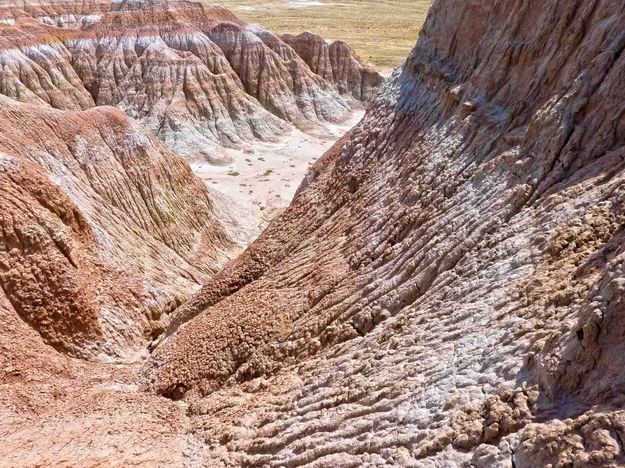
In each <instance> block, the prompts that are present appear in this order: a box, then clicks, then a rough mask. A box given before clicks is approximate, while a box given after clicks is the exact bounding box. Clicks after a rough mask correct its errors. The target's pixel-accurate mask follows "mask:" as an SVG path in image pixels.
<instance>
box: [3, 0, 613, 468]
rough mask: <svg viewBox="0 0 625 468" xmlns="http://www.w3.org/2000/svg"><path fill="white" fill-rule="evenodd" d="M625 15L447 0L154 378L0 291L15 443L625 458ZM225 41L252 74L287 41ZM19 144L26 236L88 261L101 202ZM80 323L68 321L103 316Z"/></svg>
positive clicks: (229, 272)
mask: <svg viewBox="0 0 625 468" xmlns="http://www.w3.org/2000/svg"><path fill="white" fill-rule="evenodd" d="M623 26H625V6H623V5H622V2H617V1H615V0H596V1H592V2H583V1H581V0H580V1H570V0H566V1H565V0H549V1H544V2H517V1H513V0H488V1H467V2H457V1H454V0H438V1H437V2H435V4H434V7H433V9H432V12H431V13H430V16H429V18H428V21H427V23H426V25H425V28H424V30H423V32H422V34H421V37H420V39H419V43H418V45H417V47H416V48H415V50H414V51H413V53H412V54H411V56H410V57H409V58H408V60H407V61H406V63H405V64H404V66H403V68H402V69H400V70H397V71H396V73H395V74H394V75H393V76H392V78H391V80H390V82H389V83H387V84H386V85H385V88H384V90H383V92H382V93H381V94H379V95H377V97H376V99H375V100H374V102H373V103H372V106H371V108H370V109H369V111H368V113H367V115H366V117H365V119H364V120H363V121H362V122H361V124H359V125H358V126H357V127H356V128H355V129H354V130H352V131H351V132H350V133H349V134H348V135H346V136H345V137H344V138H343V139H342V140H341V141H339V142H338V143H337V144H336V145H335V146H334V147H333V148H332V149H331V150H330V151H328V153H326V155H325V156H324V157H323V158H322V159H320V160H319V161H318V162H317V163H316V165H315V166H314V167H313V168H312V169H311V171H310V172H309V174H308V175H307V177H306V179H305V180H304V181H303V183H302V185H301V187H300V189H299V191H298V194H297V195H296V198H295V200H294V201H293V203H292V204H291V206H290V207H289V209H288V210H287V211H286V212H285V213H284V214H283V215H282V216H281V217H280V218H279V219H277V220H276V221H274V222H273V223H272V224H271V225H270V227H269V228H268V230H267V231H266V232H265V233H264V234H263V235H262V236H261V238H260V239H259V240H258V241H257V242H255V243H254V244H253V245H252V246H251V247H250V248H249V249H248V250H247V251H246V252H245V253H244V254H243V255H241V256H240V257H239V258H238V259H236V260H235V261H233V262H231V263H230V264H228V266H227V267H226V268H225V269H224V270H222V271H221V272H219V273H217V274H216V275H215V276H213V277H212V278H211V279H210V280H209V281H208V282H207V283H206V285H205V286H204V287H203V288H202V290H201V291H200V292H199V293H198V294H197V295H196V296H194V297H193V299H191V300H190V301H188V302H186V303H185V304H183V305H182V306H181V307H179V308H178V309H177V310H176V311H175V313H174V317H173V320H172V321H171V323H170V325H169V328H168V330H167V332H166V334H165V338H164V339H163V341H161V342H160V344H159V345H158V347H157V348H156V349H155V351H154V353H153V355H152V357H151V358H150V359H149V360H148V362H147V363H146V364H145V365H144V366H143V367H142V368H141V369H140V370H138V369H137V368H136V367H133V366H131V365H126V366H115V365H111V364H104V363H97V364H95V365H94V366H93V367H89V366H85V364H84V363H83V362H82V361H80V360H77V359H73V358H67V359H64V358H62V357H61V355H60V354H59V353H57V352H56V351H54V350H53V349H51V348H50V347H49V346H47V345H46V344H44V342H43V341H42V336H43V337H44V338H45V334H44V333H43V332H41V334H38V333H35V330H34V329H33V328H32V327H29V326H27V324H26V322H25V321H24V320H21V319H18V317H26V318H25V320H28V321H30V322H29V323H33V322H32V319H31V318H29V317H30V315H29V314H31V311H28V310H26V311H24V310H23V307H20V304H21V303H20V302H19V300H18V301H16V300H15V298H13V297H11V295H10V294H7V293H6V291H4V290H3V291H1V292H0V319H1V320H2V321H3V325H4V324H6V326H3V327H0V349H1V350H2V352H1V353H0V372H1V373H0V377H2V379H1V380H0V390H1V391H0V398H1V399H2V401H1V403H2V404H1V405H0V435H2V437H3V440H4V443H3V445H2V446H1V447H0V459H1V460H7V461H8V464H9V465H15V464H22V465H24V464H26V465H35V464H39V465H41V464H55V463H56V464H73V465H84V464H97V463H104V464H106V463H107V462H108V463H109V464H110V463H119V464H123V465H127V464H131V463H136V464H141V463H144V464H176V465H180V464H188V465H200V464H203V465H206V466H301V465H309V466H381V465H400V466H476V467H487V466H488V467H491V466H500V467H513V466H514V467H535V466H549V465H551V466H610V465H612V466H618V465H623V464H624V463H625V453H624V449H623V443H622V440H624V439H623V437H624V436H625V432H624V431H625V415H624V411H623V403H624V402H623V384H624V380H623V377H622V372H620V370H621V369H622V360H623V340H622V335H623V332H624V331H623V326H624V325H623V323H624V321H623V319H622V317H621V313H622V295H623V294H622V293H623V287H625V286H624V283H623V274H624V273H623V272H624V270H623V258H624V257H623V248H622V244H623V229H622V227H623V222H624V212H623V199H624V196H625V192H624V189H623V187H624V186H625V185H624V184H623V182H624V180H625V169H624V168H625V163H624V161H625V157H624V154H625V153H624V148H623V143H624V141H625V133H624V129H625V126H623V118H622V116H623V103H624V102H625V100H624V98H625V96H624V94H625V87H624V86H623V84H622V77H623V76H625V70H624V67H625V57H624V56H623V55H622V51H623V49H624V48H625V42H624V41H623V35H622V33H621V31H622V29H623ZM37 27H39V26H37ZM248 32H249V31H248ZM217 33H218V35H220V37H230V39H229V40H228V41H226V42H227V43H228V44H237V45H236V47H233V49H232V50H227V51H225V52H224V54H225V55H226V56H228V57H229V60H230V61H233V62H235V63H237V64H238V65H237V67H238V68H239V71H238V72H237V73H236V74H237V76H240V74H244V75H245V73H243V72H242V70H246V69H247V67H248V65H246V64H249V63H254V60H253V59H251V57H253V56H262V54H267V51H266V49H265V48H264V47H268V48H270V49H271V50H272V51H274V53H275V54H276V55H277V56H279V57H288V54H290V53H291V52H290V51H289V49H287V48H284V47H282V46H281V45H280V43H279V42H276V40H275V37H274V36H271V35H268V34H264V33H262V34H260V33H259V34H256V33H255V34H254V36H255V37H257V38H259V39H260V40H261V41H262V43H263V45H259V43H258V42H257V41H256V39H254V38H250V37H249V36H248V35H247V34H246V33H242V32H241V30H240V29H239V27H238V26H237V25H236V24H235V25H234V26H232V25H225V24H220V25H219V26H218V28H217ZM215 40H216V41H217V42H219V38H217V39H215ZM291 50H292V49H291ZM303 60H305V59H303ZM272 63H274V65H275V67H276V70H277V72H278V73H282V72H281V71H280V67H279V65H277V64H278V63H280V62H279V61H276V62H272ZM274 65H272V66H274ZM119 66H121V65H118V67H119ZM233 68H234V67H233ZM252 75H253V74H252ZM317 76H318V75H317ZM302 80H304V81H306V80H308V78H307V77H302ZM244 82H245V80H244V79H241V85H242V86H245V85H244ZM275 92H277V91H276V88H271V92H270V93H269V94H267V95H266V96H269V98H271V96H273V93H275ZM246 94H247V93H246ZM287 95H288V93H287ZM256 96H258V97H259V99H258V100H259V102H260V99H261V98H260V97H262V96H263V92H261V90H259V91H258V92H257V95H256ZM266 102H271V99H269V100H268V101H266ZM284 102H285V103H289V102H292V101H289V99H288V98H287V99H286V100H285V101H284ZM18 106H19V109H22V107H21V106H23V105H18ZM289 108H292V106H290V105H286V107H284V108H283V109H282V110H281V111H286V110H285V109H289ZM298 109H300V110H301V108H300V107H298ZM111 112H113V113H114V112H115V111H113V110H112V109H111V108H106V109H101V110H89V111H87V112H86V113H85V112H78V113H75V112H72V113H68V115H72V116H74V117H72V118H83V119H84V118H85V116H91V118H95V116H96V115H98V116H99V115H109V116H110V113H111ZM272 112H273V111H272ZM276 112H277V110H276ZM59 115H61V113H59V111H53V110H51V111H50V115H49V116H47V118H48V119H51V120H54V119H55V116H59ZM63 115H65V113H63ZM114 115H118V116H119V118H120V119H121V114H115V113H114ZM110 118H112V117H110ZM122 120H123V119H122ZM124 122H126V124H125V125H130V124H129V122H128V121H127V120H124ZM113 124H114V123H113V122H109V125H113ZM120 125H121V124H120ZM67 126H68V127H69V126H70V125H69V124H67ZM57 127H58V125H57V126H55V127H54V128H57ZM61 127H62V126H61ZM35 128H37V127H35ZM98 128H99V127H98ZM68 131H71V130H68ZM102 131H103V132H104V129H103V130H102ZM118 133H120V130H119V128H116V131H115V132H114V135H117V134H118ZM121 133H122V134H123V133H124V132H123V131H121ZM72 134H73V133H72ZM102 138H103V139H105V136H102ZM48 140H49V138H46V139H45V140H44V143H46V144H47V142H48ZM52 141H54V140H52ZM68 141H73V140H71V139H69V140H68ZM155 144H156V143H155ZM5 145H8V143H5ZM90 146H91V145H90ZM67 150H68V151H69V152H70V153H72V154H73V152H72V151H71V145H69V143H68V149H67ZM4 151H5V150H3V154H4ZM6 152H7V154H8V155H9V156H7V157H4V156H3V159H0V167H2V168H4V167H7V168H8V169H3V172H1V173H0V174H3V175H2V177H4V178H5V179H0V181H2V180H4V182H3V183H4V184H7V186H8V187H9V188H10V190H22V191H24V193H23V195H21V197H22V198H23V199H25V200H26V199H28V200H31V202H30V204H31V205H33V207H34V208H35V209H34V210H27V212H24V211H23V210H20V209H19V207H16V208H13V207H12V206H11V207H10V210H12V212H14V213H15V216H14V217H12V218H11V222H12V219H13V218H15V219H17V220H18V226H19V222H20V219H21V218H22V217H26V219H28V217H32V218H34V219H35V220H36V221H37V222H36V226H37V227H38V228H37V229H36V230H34V231H32V233H29V235H28V236H21V237H23V238H24V240H23V241H19V242H22V245H24V246H27V247H29V246H30V245H31V244H30V243H29V241H30V239H33V238H35V236H40V237H41V238H42V239H43V241H42V242H37V243H36V244H35V246H36V247H37V249H38V250H37V251H36V253H37V256H39V255H40V254H39V252H40V251H41V250H44V251H45V252H46V253H45V255H48V256H50V255H55V257H54V258H55V259H59V260H60V261H63V258H66V259H67V261H69V260H70V259H71V258H74V257H73V256H72V255H73V254H71V255H69V258H68V255H67V254H66V253H65V252H68V251H69V252H73V250H71V249H70V250H68V249H67V248H66V247H64V246H65V245H69V243H70V242H71V243H73V244H76V245H78V244H79V243H81V242H82V243H85V244H87V245H86V246H85V247H84V248H81V249H80V253H81V256H82V257H81V258H87V259H88V258H90V257H89V256H90V255H91V251H90V250H89V248H88V247H89V245H90V244H89V243H88V239H89V236H90V235H91V234H90V232H89V229H88V226H84V223H83V221H82V219H83V218H87V216H85V215H83V216H82V217H81V216H79V214H75V213H74V212H73V210H69V209H61V208H59V205H63V206H64V205H65V204H67V205H68V206H71V205H70V204H69V202H67V203H66V202H63V203H61V202H59V203H50V202H54V201H55V200H57V199H58V200H62V198H63V193H62V192H60V191H59V190H58V188H54V187H49V188H47V189H46V190H47V191H46V192H43V193H42V192H41V191H39V187H40V186H42V184H41V183H39V182H38V181H39V180H43V179H42V178H44V175H45V172H44V171H43V170H40V169H38V168H36V167H35V166H32V165H33V164H34V163H33V162H31V161H33V159H32V158H31V157H30V156H29V157H28V160H27V158H26V157H24V156H15V157H12V156H11V155H10V151H8V150H6ZM7 158H9V159H7ZM11 158H12V159H11ZM59 160H61V161H62V160H63V159H62V158H61V159H59ZM11 164H14V165H18V164H19V165H18V166H11ZM38 164H40V166H39V167H44V166H41V163H39V162H38ZM31 166H32V168H31V169H29V168H30V167H31ZM11 167H14V169H11ZM4 174H8V175H7V176H5V175H4ZM19 177H26V178H25V179H20V178H19ZM15 180H17V181H18V183H16V182H14V181H15ZM42 187H43V186H42ZM9 200H10V199H9ZM42 200H45V201H47V202H48V203H47V204H42V203H43V202H42ZM0 202H2V203H3V207H4V206H5V205H6V206H9V204H8V202H7V201H5V198H2V197H0ZM2 219H3V220H5V219H8V218H2ZM3 223H6V226H8V227H11V226H13V225H14V224H9V223H8V222H7V221H3ZM55 223H56V224H55ZM59 223H63V226H65V227H62V229H63V230H64V231H66V233H67V234H66V236H65V237H66V238H67V239H68V240H67V241H61V242H60V243H57V242H55V237H54V236H50V235H49V234H47V233H49V232H50V229H49V228H48V226H52V227H54V226H55V225H57V226H59V227H61V226H60V224H59ZM18 231H20V230H19V229H18ZM3 232H4V231H3ZM7 232H9V233H10V232H11V230H10V229H9V230H8V231H7ZM3 235H4V234H3ZM46 236H47V237H49V238H50V240H48V239H47V237H46ZM16 237H18V240H19V236H16ZM6 238H7V239H8V240H9V241H10V242H13V243H16V242H17V241H16V240H14V239H13V237H12V236H11V235H10V234H9V235H8V236H7V237H6ZM57 238H58V236H57ZM25 250H26V251H27V252H30V250H28V249H25ZM76 250H77V249H76ZM47 252H54V253H53V254H52V253H47ZM18 254H19V253H18ZM2 258H3V261H4V262H5V263H3V264H6V261H7V260H5V259H4V257H2ZM9 260H10V258H9ZM86 261H87V260H84V262H85V264H86ZM20 264H22V263H20ZM82 264H83V263H81V265H82ZM26 265H28V263H26ZM38 275H39V274H38ZM2 278H4V277H2ZM87 278H88V277H87ZM72 287H74V286H72ZM75 287H76V288H80V287H83V283H76V286H75ZM85 288H86V290H92V289H91V288H90V287H89V288H87V287H85ZM18 299H19V298H18ZM14 304H17V306H16V305H14ZM81 310H84V314H85V322H86V323H90V322H89V317H91V315H89V314H91V313H92V312H91V309H89V308H81ZM63 313H65V312H64V311H63ZM43 325H47V324H46V323H43V324H42V326H39V328H40V329H41V330H47V329H44V327H43ZM79 330H80V332H81V333H78V334H77V333H74V330H73V329H72V328H70V329H69V330H67V331H66V330H64V329H63V330H55V329H53V330H52V332H54V333H57V334H58V333H65V334H67V335H68V336H70V337H74V336H75V337H76V338H75V341H77V342H80V340H83V339H91V336H92V335H93V334H95V333H96V332H97V329H95V331H91V329H90V328H89V327H80V328H79ZM52 332H51V333H52ZM85 334H86V335H87V336H88V338H83V336H85ZM53 336H56V335H53ZM49 341H50V340H49ZM53 376H54V377H53ZM137 384H140V385H142V386H143V387H145V389H146V390H150V391H151V392H150V391H147V392H142V391H140V390H139V388H138V387H137ZM159 394H160V395H163V396H166V397H167V398H162V397H159V396H158V395H159ZM172 400H177V401H172ZM52 402H53V403H52ZM24 415H26V416H27V417H24ZM52 435H54V437H52ZM57 441H60V442H57Z"/></svg>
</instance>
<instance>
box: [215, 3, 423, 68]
mask: <svg viewBox="0 0 625 468" xmlns="http://www.w3.org/2000/svg"><path fill="white" fill-rule="evenodd" d="M207 3H210V2H207ZM218 3H219V4H220V5H224V6H225V7H227V8H229V9H231V10H232V11H233V12H234V13H236V14H237V15H238V16H240V17H241V18H243V19H244V20H246V21H248V22H250V23H258V24H261V25H263V26H264V27H266V28H267V29H270V30H271V31H275V32H279V33H294V34H297V33H299V32H301V31H312V32H314V33H317V34H319V35H321V36H323V37H325V38H328V39H340V40H343V41H346V42H348V43H349V44H350V45H351V46H352V47H354V49H355V50H356V52H358V54H359V55H360V56H361V57H362V58H363V59H364V60H366V61H367V62H369V63H371V64H373V65H375V66H376V67H378V68H379V69H382V70H384V71H387V70H390V69H392V68H395V67H396V66H397V65H399V64H400V63H401V62H403V61H404V59H405V58H406V56H407V55H408V53H409V52H410V50H411V49H412V48H413V47H414V44H415V42H416V40H417V36H418V34H419V30H420V29H421V26H422V24H423V22H424V21H425V16H426V15H427V12H428V9H429V8H430V5H431V4H432V1H431V0H384V1H376V0H339V1H335V0H269V1H265V0H242V1H235V0H219V2H218Z"/></svg>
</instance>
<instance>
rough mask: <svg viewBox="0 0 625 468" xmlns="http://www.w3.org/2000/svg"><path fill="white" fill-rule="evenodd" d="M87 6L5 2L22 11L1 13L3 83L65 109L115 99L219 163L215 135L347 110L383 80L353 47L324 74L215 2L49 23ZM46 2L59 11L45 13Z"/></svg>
mask: <svg viewBox="0 0 625 468" xmlns="http://www.w3.org/2000/svg"><path fill="white" fill-rule="evenodd" d="M88 5H90V3H86V4H81V5H80V8H78V6H77V5H76V4H66V3H56V2H52V3H50V4H48V5H43V6H39V7H38V8H34V7H26V6H23V8H15V10H10V8H9V7H4V8H5V9H7V10H8V11H13V12H14V16H15V17H16V18H17V20H18V21H17V23H14V20H11V21H4V23H5V24H4V25H2V24H0V63H2V67H3V76H2V78H3V79H2V80H1V81H0V93H1V94H4V95H6V96H8V97H11V98H14V99H18V100H21V101H25V102H33V103H37V104H41V105H46V104H47V105H50V106H52V107H56V108H60V109H86V108H89V107H93V106H94V105H113V106H118V107H120V108H121V109H123V110H124V111H125V112H126V113H127V114H128V115H129V116H130V117H132V118H134V119H136V120H137V121H139V122H141V123H143V124H144V125H145V126H146V127H147V128H148V129H150V130H152V131H153V132H154V133H155V134H156V135H157V136H158V137H159V138H160V139H161V140H162V141H164V142H165V143H166V144H167V145H168V146H169V147H170V148H172V149H173V150H175V151H176V152H178V153H179V154H181V155H183V156H185V157H187V158H188V159H191V160H208V161H210V162H213V163H216V164H219V163H221V162H223V159H222V158H223V156H222V155H221V153H220V152H219V151H218V147H219V146H229V147H232V146H236V145H238V144H239V143H241V142H242V141H246V140H253V139H260V140H272V139H275V138H277V137H278V136H279V135H281V134H283V133H284V132H285V131H286V130H287V129H288V128H289V126H290V124H295V125H296V126H298V127H300V128H302V129H309V128H310V127H311V126H315V125H317V124H318V123H320V122H324V121H339V120H343V119H345V118H346V117H347V116H348V115H349V114H350V112H351V109H352V108H353V106H354V105H355V104H356V103H357V102H358V100H365V99H368V98H369V96H370V94H371V92H372V90H373V89H374V87H375V86H377V84H379V82H380V81H381V78H380V76H379V75H378V74H377V73H376V72H374V71H372V70H371V69H369V68H366V67H365V66H364V65H362V64H361V63H360V61H359V59H358V58H357V57H356V56H355V54H354V52H353V51H352V50H351V49H348V48H347V49H345V50H343V52H342V53H340V54H337V59H336V60H337V61H338V62H339V65H337V67H340V71H339V69H338V68H337V75H336V79H335V78H333V79H332V80H329V81H328V80H326V79H324V77H321V76H319V75H317V74H316V73H315V71H314V70H311V69H310V68H309V66H308V65H307V64H306V62H305V61H304V60H302V59H301V58H299V56H298V55H297V54H296V53H295V52H294V51H293V50H292V49H291V48H290V47H289V46H288V45H287V44H285V43H284V42H282V41H281V40H280V39H279V38H278V37H277V36H275V35H273V34H271V33H269V32H268V31H265V30H263V29H262V28H260V27H257V26H249V25H246V24H244V23H243V22H242V21H240V20H239V19H238V18H237V17H236V16H234V15H233V14H232V13H230V12H229V11H227V10H225V9H223V8H221V7H217V6H210V7H209V6H203V5H201V4H199V3H192V2H184V1H181V2H165V1H149V2H148V1H145V2H143V1H142V2H119V3H113V4H112V5H111V6H110V7H108V8H100V7H99V6H98V5H99V4H93V8H94V9H96V10H97V11H98V13H97V15H95V16H97V21H96V20H95V19H94V20H93V21H90V24H89V25H88V26H85V27H73V28H65V29H60V28H58V27H52V26H48V25H47V24H49V23H54V22H55V21H57V22H60V23H66V22H70V23H77V22H78V23H80V22H81V21H82V20H80V19H77V18H78V17H79V13H78V11H81V12H82V11H84V10H85V9H87V8H88ZM72 8H73V10H72ZM40 9H44V10H46V11H47V12H48V13H47V14H48V16H46V18H52V16H50V15H52V12H51V11H58V16H57V17H56V18H57V20H50V21H47V20H46V21H43V22H44V23H46V24H42V20H41V14H40V13H41V12H40V11H39V10H40ZM48 10H51V11H48ZM69 10H72V11H74V13H71V15H74V16H72V17H73V18H74V17H75V18H74V19H71V20H68V19H67V18H68V16H67V15H70V14H69V13H66V11H69ZM29 13H30V14H32V15H33V17H34V18H31V17H28V14H29ZM71 15H70V16H71ZM76 15H78V16H76ZM92 19H93V18H92ZM7 23H8V24H7ZM365 75H366V78H364V77H365ZM376 79H377V81H376ZM354 98H355V99H354Z"/></svg>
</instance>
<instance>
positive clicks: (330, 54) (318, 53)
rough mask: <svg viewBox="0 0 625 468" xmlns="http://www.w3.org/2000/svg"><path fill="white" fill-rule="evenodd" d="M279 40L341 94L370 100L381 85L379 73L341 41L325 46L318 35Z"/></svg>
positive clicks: (284, 36) (282, 37)
mask: <svg viewBox="0 0 625 468" xmlns="http://www.w3.org/2000/svg"><path fill="white" fill-rule="evenodd" d="M280 37H281V39H282V40H283V41H284V42H286V43H287V44H288V45H289V46H291V47H292V48H293V49H294V50H295V51H296V52H297V54H298V55H299V56H300V57H302V59H303V60H304V61H305V62H306V63H307V64H308V66H309V67H310V69H311V70H312V71H313V72H315V73H316V74H317V75H319V76H321V77H322V78H324V79H325V80H327V81H329V82H331V83H334V84H335V85H336V86H337V88H338V90H339V92H340V93H341V94H351V95H352V96H353V97H354V98H356V99H359V100H363V101H366V100H369V99H370V98H371V97H372V96H373V94H374V93H375V91H376V90H377V89H378V87H379V86H380V85H381V84H382V81H383V80H382V77H381V76H380V74H379V73H377V72H375V71H374V70H372V69H371V68H370V67H369V66H367V65H365V64H364V63H363V62H362V61H361V60H360V59H359V58H358V56H357V55H356V53H355V52H354V49H352V48H351V47H350V46H349V45H348V44H346V43H345V42H343V41H333V42H332V43H330V44H329V43H328V42H327V41H325V40H324V39H323V38H322V37H321V36H319V35H317V34H313V33H310V32H304V33H301V34H299V35H297V36H294V35H291V34H283V35H282V36H280Z"/></svg>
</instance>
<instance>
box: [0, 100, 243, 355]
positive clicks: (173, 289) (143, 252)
mask: <svg viewBox="0 0 625 468" xmlns="http://www.w3.org/2000/svg"><path fill="white" fill-rule="evenodd" d="M0 122H2V132H1V133H0V154H1V155H2V159H1V163H2V166H1V171H0V174H1V176H2V184H1V187H2V191H0V192H1V193H0V200H2V207H3V209H2V217H1V218H0V225H1V231H0V233H1V235H0V246H1V248H0V265H1V268H0V285H1V286H2V290H3V291H4V293H5V295H6V297H7V299H8V300H9V302H10V303H11V304H12V306H13V308H15V310H16V311H17V312H18V314H19V315H20V317H22V318H23V319H24V320H25V321H27V322H28V323H29V324H31V325H32V326H33V328H35V329H36V330H37V331H39V332H40V333H41V335H42V337H43V338H44V340H45V341H46V343H48V344H50V345H52V346H54V347H55V348H57V349H58V350H61V351H66V352H69V353H70V354H73V355H77V356H82V357H91V358H93V357H96V356H105V355H109V356H117V357H129V356H131V355H132V354H133V353H135V352H137V351H139V350H141V349H142V348H144V347H145V345H146V343H147V342H148V341H149V340H150V337H151V336H152V335H156V334H158V333H159V330H160V329H162V328H163V327H164V326H165V325H166V313H167V312H170V311H171V310H172V309H174V308H175V307H176V306H177V305H178V304H179V303H180V302H181V301H182V300H183V299H184V298H186V297H187V296H188V295H189V293H190V292H191V291H192V290H193V289H194V288H195V287H197V286H198V285H199V284H200V283H201V282H203V281H205V280H206V279H207V278H208V277H209V276H210V274H211V273H213V272H215V271H216V270H217V269H218V268H219V267H220V265H221V264H223V263H224V262H225V260H227V258H228V255H229V252H230V251H231V249H232V248H233V247H234V245H233V244H232V242H231V241H230V240H229V239H228V237H227V235H226V234H225V232H224V230H223V228H222V227H221V225H220V223H219V221H218V220H217V219H216V217H215V215H214V213H213V207H212V204H211V201H210V200H209V198H208V193H207V191H206V188H205V187H204V185H203V184H202V183H201V182H200V181H199V180H197V179H196V178H195V177H194V176H193V174H192V173H191V170H190V168H189V166H188V164H187V163H186V162H185V161H183V160H181V159H180V158H179V157H178V156H175V155H174V154H173V153H171V152H170V151H168V150H167V149H166V148H165V147H163V145H162V144H161V143H160V142H159V141H158V140H156V139H155V138H154V137H153V136H152V135H151V134H149V133H148V132H147V131H146V130H144V129H143V128H142V127H141V126H140V125H139V124H136V123H133V122H132V121H131V120H129V119H128V117H127V116H126V115H125V114H124V113H123V112H121V111H120V110H119V109H116V108H112V107H101V108H100V107H99V108H95V109H92V110H88V111H85V112H71V111H58V110H53V109H50V108H47V109H46V108H42V107H38V106H37V107H36V106H32V105H27V104H20V103H18V102H16V101H13V100H10V99H8V98H5V97H0ZM164 265H167V268H166V269H164Z"/></svg>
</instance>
